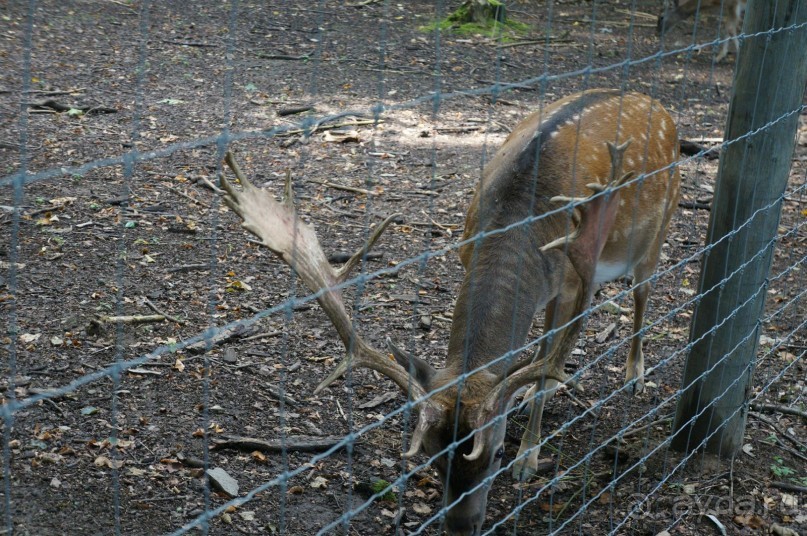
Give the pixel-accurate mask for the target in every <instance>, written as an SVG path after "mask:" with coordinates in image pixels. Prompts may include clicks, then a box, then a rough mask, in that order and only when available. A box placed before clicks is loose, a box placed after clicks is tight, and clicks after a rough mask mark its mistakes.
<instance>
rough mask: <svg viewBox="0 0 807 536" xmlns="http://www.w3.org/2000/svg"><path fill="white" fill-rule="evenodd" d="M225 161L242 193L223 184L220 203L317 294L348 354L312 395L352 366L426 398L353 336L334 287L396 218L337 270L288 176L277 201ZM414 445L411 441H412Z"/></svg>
mask: <svg viewBox="0 0 807 536" xmlns="http://www.w3.org/2000/svg"><path fill="white" fill-rule="evenodd" d="M224 161H225V162H226V163H227V165H228V166H229V168H230V169H231V170H232V172H233V173H234V174H235V176H236V177H237V178H238V180H239V182H240V183H241V186H242V189H241V190H236V189H235V188H234V187H233V185H232V184H230V183H229V182H228V181H225V180H222V181H221V183H222V187H223V188H224V190H225V191H226V192H227V195H225V197H224V202H225V203H227V206H229V207H230V208H231V209H232V210H233V211H234V212H235V213H236V214H238V215H239V216H240V217H241V219H242V220H243V223H242V224H241V225H242V226H243V227H244V229H246V230H247V231H249V232H250V233H252V234H254V235H255V236H256V237H258V238H259V239H260V240H261V243H262V244H263V245H264V246H266V247H268V248H269V249H271V250H272V251H273V252H275V253H276V254H277V255H278V256H279V257H280V258H281V259H283V261H284V262H285V263H286V264H288V265H289V266H291V268H292V269H294V271H295V272H296V273H297V275H298V276H299V277H300V279H302V281H303V283H304V284H305V286H306V287H307V288H308V290H310V291H311V292H312V293H314V294H319V295H318V297H317V301H318V302H319V304H320V306H321V307H322V309H323V310H324V311H325V313H326V314H327V315H328V318H330V320H331V322H332V323H333V325H334V327H335V328H336V331H337V333H338V334H339V338H340V339H342V343H344V345H345V348H346V349H347V356H346V357H345V358H344V359H343V360H342V361H341V362H340V363H339V365H338V366H337V367H336V368H335V369H334V370H333V372H331V374H330V375H329V376H328V377H327V378H326V379H325V380H324V381H323V382H322V383H320V384H319V386H317V388H316V390H315V391H314V393H315V394H316V393H319V392H320V391H322V390H323V389H324V388H325V387H327V386H328V385H330V384H331V383H332V382H333V381H334V380H336V379H337V378H339V377H340V376H341V375H342V374H344V373H345V372H346V371H347V369H348V368H349V367H351V366H353V367H364V368H369V369H372V370H376V371H378V372H380V373H381V374H383V375H385V376H387V377H388V378H390V379H391V380H392V381H394V382H395V383H396V384H398V386H399V387H400V388H401V389H402V390H403V391H404V392H405V393H408V395H409V397H410V398H411V399H413V400H416V399H419V398H422V397H424V396H426V392H425V390H424V389H423V388H422V387H421V386H420V385H419V384H418V383H417V382H416V381H415V380H414V378H413V377H412V376H410V374H409V372H408V371H407V370H406V369H404V368H403V367H402V366H401V365H399V364H398V363H396V362H395V361H393V360H391V359H390V358H389V357H388V356H387V355H385V354H384V353H382V352H380V351H379V350H376V349H375V348H373V347H372V346H371V345H370V344H369V343H367V342H366V341H364V339H362V338H361V337H360V336H359V335H358V334H357V333H356V330H355V329H354V328H353V324H352V322H351V320H350V317H349V316H348V314H347V311H346V310H345V305H344V302H343V300H342V293H341V291H340V290H339V289H335V288H334V287H335V286H337V285H339V284H340V283H342V282H344V281H345V280H346V279H347V277H348V273H349V272H350V270H351V269H352V268H354V267H355V266H356V265H357V264H358V263H359V261H361V259H362V257H363V256H364V255H365V254H366V253H367V252H368V251H369V250H370V248H371V247H372V245H373V244H374V243H375V241H376V240H378V237H380V236H381V233H383V232H384V230H385V229H386V228H387V226H388V225H389V224H390V223H391V222H392V221H393V220H394V219H396V218H398V217H400V215H399V214H393V215H392V216H390V217H388V218H387V219H386V220H384V221H383V222H382V223H381V224H379V225H378V227H376V228H375V230H374V231H373V233H372V235H371V236H370V238H369V239H368V240H367V243H366V244H365V245H364V246H363V247H361V248H359V250H358V251H356V253H355V254H354V255H353V256H352V257H351V258H350V260H348V261H347V263H345V265H344V266H343V267H342V268H341V269H339V270H335V269H334V268H333V267H332V266H331V265H330V264H329V263H328V260H327V257H326V256H325V253H324V252H323V251H322V247H321V246H320V244H319V240H318V239H317V235H316V232H315V231H314V229H313V228H312V227H311V226H310V225H308V224H306V223H305V222H303V221H302V220H300V218H298V217H297V212H296V210H295V209H294V197H293V192H292V185H291V174H290V173H287V174H286V185H285V192H284V198H283V200H282V201H281V202H278V201H276V200H275V199H274V197H273V196H272V194H271V193H269V192H268V191H266V190H264V189H262V188H256V187H255V186H254V185H253V184H252V183H251V182H250V181H249V180H247V178H246V177H245V176H244V174H243V173H242V172H241V169H240V168H239V167H238V164H237V163H236V162H235V160H234V159H233V156H232V154H230V153H227V155H226V156H225V159H224ZM423 406H429V401H425V402H424V403H423ZM423 412H424V408H421V413H423ZM414 441H415V439H414V438H413V443H414ZM413 447H414V445H413Z"/></svg>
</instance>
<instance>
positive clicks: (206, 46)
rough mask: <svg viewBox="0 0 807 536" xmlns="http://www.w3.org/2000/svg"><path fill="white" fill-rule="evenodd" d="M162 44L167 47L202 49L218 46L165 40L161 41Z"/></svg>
mask: <svg viewBox="0 0 807 536" xmlns="http://www.w3.org/2000/svg"><path fill="white" fill-rule="evenodd" d="M163 43H165V44H167V45H180V46H184V47H203V48H216V47H218V45H213V44H210V43H201V42H198V41H170V40H167V39H163Z"/></svg>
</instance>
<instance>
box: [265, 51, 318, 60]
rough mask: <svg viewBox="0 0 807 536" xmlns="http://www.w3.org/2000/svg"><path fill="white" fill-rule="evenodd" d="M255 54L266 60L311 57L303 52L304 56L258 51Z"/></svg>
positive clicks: (305, 58)
mask: <svg viewBox="0 0 807 536" xmlns="http://www.w3.org/2000/svg"><path fill="white" fill-rule="evenodd" d="M255 55H256V56H258V57H259V58H263V59H265V60H289V61H305V60H309V59H311V57H310V56H308V55H307V54H303V55H302V56H289V55H288V54H263V53H261V52H256V53H255Z"/></svg>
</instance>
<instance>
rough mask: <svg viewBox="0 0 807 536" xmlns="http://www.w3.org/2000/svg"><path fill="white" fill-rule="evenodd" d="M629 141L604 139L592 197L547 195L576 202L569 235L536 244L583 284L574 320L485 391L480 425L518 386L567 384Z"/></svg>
mask: <svg viewBox="0 0 807 536" xmlns="http://www.w3.org/2000/svg"><path fill="white" fill-rule="evenodd" d="M631 141H632V140H628V141H626V142H625V143H623V144H622V145H619V146H615V145H614V144H612V143H608V144H607V145H608V151H609V153H610V155H611V174H610V177H609V181H608V183H607V184H605V185H602V184H599V183H590V184H587V185H586V187H587V188H589V189H590V190H593V191H594V194H592V195H591V197H566V196H556V197H553V198H552V201H555V202H561V203H579V204H577V205H576V208H578V209H579V210H580V212H581V215H580V222H579V224H578V225H577V227H576V228H575V229H574V230H573V231H572V232H571V233H570V234H569V235H568V236H564V237H562V238H558V239H557V240H553V241H552V242H550V243H548V244H546V245H545V246H543V247H542V248H541V250H542V251H549V250H550V249H563V250H564V251H565V252H566V254H567V255H568V257H569V260H570V261H571V263H572V265H573V266H574V269H575V271H576V272H577V274H578V275H579V276H580V279H581V282H582V284H581V286H580V289H579V291H578V293H577V296H576V298H575V304H574V314H573V317H574V320H573V322H572V324H571V325H570V326H569V327H568V328H566V329H565V330H563V334H562V336H561V338H560V339H559V341H558V342H557V344H555V345H554V346H553V348H552V351H551V352H550V353H549V355H547V356H546V358H544V359H541V360H539V361H534V362H532V363H529V364H526V365H524V366H522V367H521V368H518V369H517V370H514V371H512V372H511V373H510V374H508V375H507V376H506V377H505V378H504V379H503V380H502V381H501V382H500V383H499V385H498V386H497V387H496V388H495V389H493V390H492V391H491V392H490V393H489V394H488V396H487V397H486V399H485V401H484V403H483V404H482V405H481V406H480V408H479V413H478V417H477V420H478V421H479V422H478V425H479V426H482V425H483V424H484V423H486V422H487V421H488V420H490V419H491V418H492V417H493V416H495V415H498V414H500V413H501V404H502V403H505V404H506V403H507V401H509V400H511V399H512V397H513V396H515V394H516V392H517V391H518V390H519V389H521V388H522V387H524V386H526V385H530V384H532V383H535V382H537V381H540V380H541V379H542V378H553V379H557V380H558V381H559V382H560V383H569V377H568V376H567V375H566V374H565V373H564V372H563V364H564V362H565V360H566V357H567V356H568V355H569V354H570V353H571V351H572V350H573V349H574V346H575V344H576V343H577V339H578V337H579V335H580V331H581V330H582V328H583V325H584V323H585V317H584V315H582V314H581V313H583V311H585V310H586V309H587V308H588V306H589V305H590V303H591V298H592V296H593V294H594V288H593V280H594V273H595V270H596V268H597V261H598V260H599V258H600V254H601V253H602V250H603V247H604V246H605V242H606V240H607V239H608V235H609V234H610V231H611V228H612V227H613V225H614V220H615V219H616V214H617V209H618V208H619V196H620V191H621V188H620V187H621V186H622V185H623V184H625V182H627V181H628V180H629V179H630V178H631V177H633V175H634V174H633V172H631V173H625V174H622V158H623V156H624V154H625V151H626V150H627V148H628V146H629V145H630V143H631ZM576 387H577V386H576ZM578 388H579V387H578ZM480 435H481V434H476V436H475V437H474V449H473V451H472V452H471V454H470V455H469V457H471V458H470V459H473V456H474V455H475V454H476V453H477V451H478V452H479V454H481V452H482V446H483V438H481V437H479V436H480Z"/></svg>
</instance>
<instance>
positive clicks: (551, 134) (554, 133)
mask: <svg viewBox="0 0 807 536" xmlns="http://www.w3.org/2000/svg"><path fill="white" fill-rule="evenodd" d="M558 134H560V132H558V131H557V130H553V131H552V132H550V133H549V137H550V138H557V137H558Z"/></svg>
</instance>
